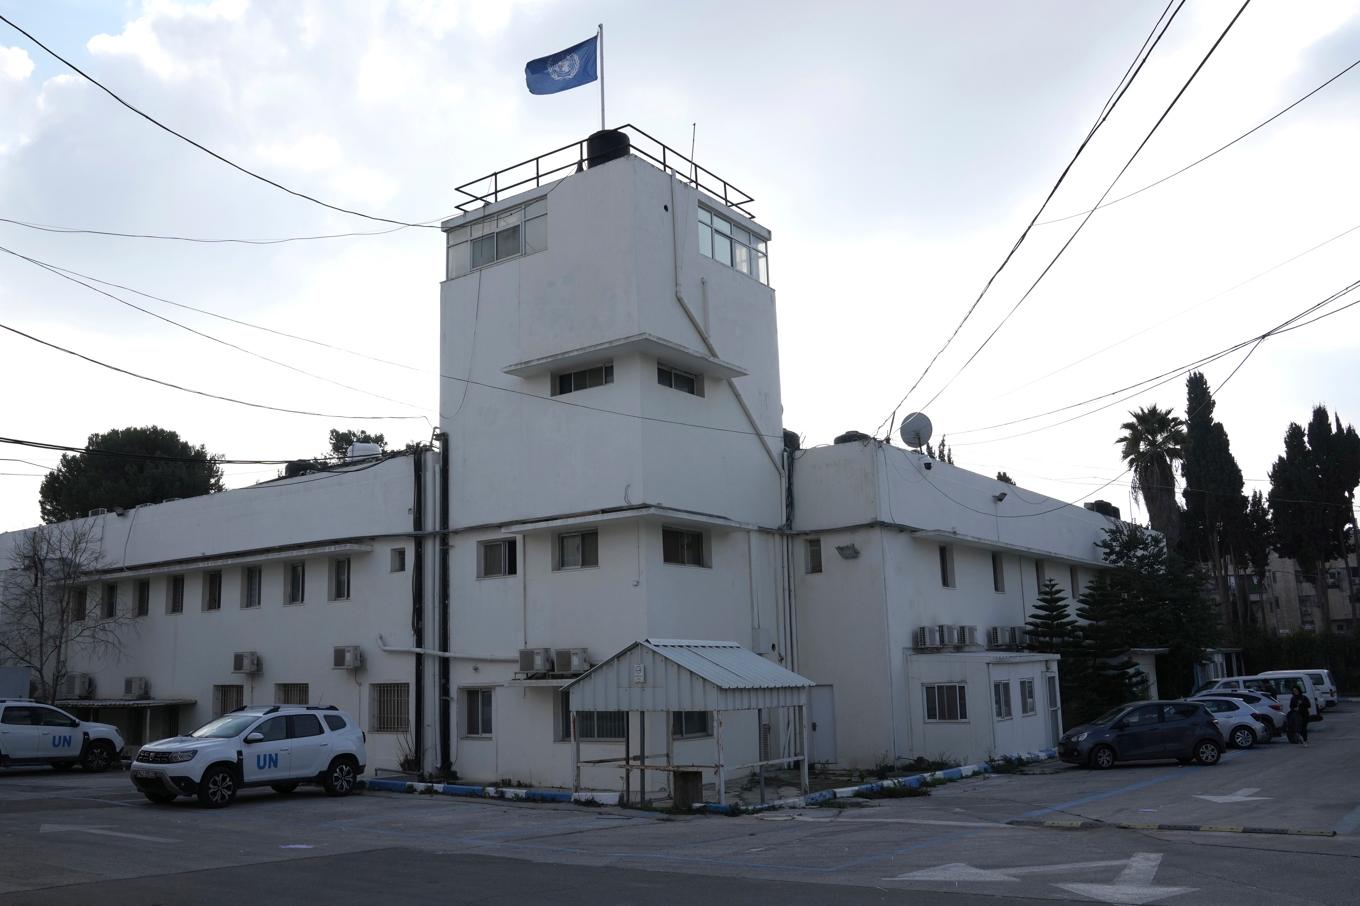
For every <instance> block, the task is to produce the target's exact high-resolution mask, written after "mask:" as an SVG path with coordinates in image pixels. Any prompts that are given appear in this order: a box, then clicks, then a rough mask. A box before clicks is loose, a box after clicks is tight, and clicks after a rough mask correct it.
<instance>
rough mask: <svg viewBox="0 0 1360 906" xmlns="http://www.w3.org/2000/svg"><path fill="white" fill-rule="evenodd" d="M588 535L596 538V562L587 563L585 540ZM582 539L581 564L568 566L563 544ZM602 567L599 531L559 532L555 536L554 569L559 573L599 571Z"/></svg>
mask: <svg viewBox="0 0 1360 906" xmlns="http://www.w3.org/2000/svg"><path fill="white" fill-rule="evenodd" d="M587 535H593V536H594V537H595V562H594V563H587V562H585V561H586V556H585V554H586V550H585V538H586V536H587ZM576 537H579V538H581V542H580V544H579V554H580V559H581V562H580V563H573V564H566V563H564V562H563V557H562V543H563V542H564V541H565V540H566V539H568V538H576ZM599 566H600V533H599V530H598V529H586V530H584V531H580V532H559V533H558V534H556V535H554V536H553V569H554V570H559V571H571V570H577V569H598V568H599Z"/></svg>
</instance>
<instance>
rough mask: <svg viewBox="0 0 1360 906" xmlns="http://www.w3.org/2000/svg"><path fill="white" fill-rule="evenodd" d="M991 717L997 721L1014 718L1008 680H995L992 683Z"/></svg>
mask: <svg viewBox="0 0 1360 906" xmlns="http://www.w3.org/2000/svg"><path fill="white" fill-rule="evenodd" d="M992 716H993V717H995V718H996V719H997V720H1010V719H1011V718H1012V717H1014V716H1015V705H1014V703H1013V702H1012V701H1011V681H1010V680H996V681H994V682H993V683H992Z"/></svg>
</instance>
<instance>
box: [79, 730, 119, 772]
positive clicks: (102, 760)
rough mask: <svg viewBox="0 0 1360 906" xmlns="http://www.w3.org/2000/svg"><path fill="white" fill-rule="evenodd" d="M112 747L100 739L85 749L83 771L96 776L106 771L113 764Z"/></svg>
mask: <svg viewBox="0 0 1360 906" xmlns="http://www.w3.org/2000/svg"><path fill="white" fill-rule="evenodd" d="M113 757H114V751H113V745H112V744H110V743H108V742H105V741H104V740H102V739H99V740H95V741H94V742H92V743H90V745H89V746H88V747H87V748H86V749H85V759H84V761H83V762H82V764H83V766H84V768H85V770H87V771H90V772H92V773H95V774H98V773H99V772H101V771H107V770H108V769H109V767H110V766H111V765H112V764H113Z"/></svg>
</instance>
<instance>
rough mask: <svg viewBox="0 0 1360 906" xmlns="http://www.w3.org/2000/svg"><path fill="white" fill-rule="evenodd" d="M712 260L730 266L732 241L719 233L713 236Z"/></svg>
mask: <svg viewBox="0 0 1360 906" xmlns="http://www.w3.org/2000/svg"><path fill="white" fill-rule="evenodd" d="M713 260H714V261H717V262H718V263H720V264H726V265H727V266H728V267H731V266H732V240H731V239H729V238H728V237H726V236H724V235H722V234H721V233H714V234H713Z"/></svg>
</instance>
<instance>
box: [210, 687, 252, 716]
mask: <svg viewBox="0 0 1360 906" xmlns="http://www.w3.org/2000/svg"><path fill="white" fill-rule="evenodd" d="M245 701H246V698H245V687H244V686H213V716H214V717H221V716H222V715H223V714H226V713H227V712H229V711H235V710H236V709H237V708H239V707H241V706H242V705H244V704H245Z"/></svg>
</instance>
